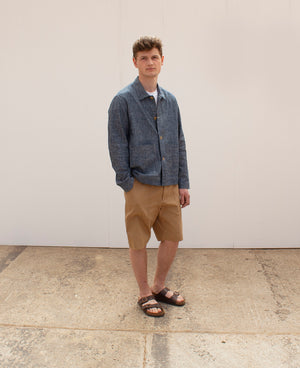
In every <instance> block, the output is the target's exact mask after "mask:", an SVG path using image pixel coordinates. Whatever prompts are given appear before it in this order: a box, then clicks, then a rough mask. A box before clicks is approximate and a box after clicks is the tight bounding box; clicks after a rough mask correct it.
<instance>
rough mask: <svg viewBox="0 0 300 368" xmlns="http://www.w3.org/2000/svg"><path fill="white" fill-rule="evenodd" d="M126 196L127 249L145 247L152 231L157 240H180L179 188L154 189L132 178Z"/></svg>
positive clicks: (175, 186) (156, 187)
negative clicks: (132, 180)
mask: <svg viewBox="0 0 300 368" xmlns="http://www.w3.org/2000/svg"><path fill="white" fill-rule="evenodd" d="M124 195H125V223H126V232H127V236H128V243H129V247H130V248H132V249H143V248H145V247H146V245H147V243H148V241H149V239H150V236H151V228H153V230H154V233H155V235H156V238H157V240H158V241H163V240H171V241H175V242H177V241H181V240H182V220H181V207H180V201H179V191H178V185H167V186H155V185H148V184H142V183H140V182H139V181H137V180H136V179H134V184H133V188H132V189H131V190H130V191H129V192H124Z"/></svg>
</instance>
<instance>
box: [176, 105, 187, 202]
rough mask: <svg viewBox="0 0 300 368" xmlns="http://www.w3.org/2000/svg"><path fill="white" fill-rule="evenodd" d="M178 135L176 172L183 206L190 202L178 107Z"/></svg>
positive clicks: (183, 140)
mask: <svg viewBox="0 0 300 368" xmlns="http://www.w3.org/2000/svg"><path fill="white" fill-rule="evenodd" d="M178 137H179V173H178V187H179V197H180V204H181V207H182V208H184V207H186V206H188V205H189V204H190V194H189V191H188V189H189V187H190V183H189V173H188V166H187V155H186V148H185V139H184V134H183V130H182V125H181V117H180V111H179V108H178Z"/></svg>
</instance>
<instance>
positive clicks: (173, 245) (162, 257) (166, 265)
mask: <svg viewBox="0 0 300 368" xmlns="http://www.w3.org/2000/svg"><path fill="white" fill-rule="evenodd" d="M177 249H178V242H173V241H170V240H164V241H162V242H161V243H160V246H159V249H158V254H157V267H156V272H155V277H154V282H153V286H152V292H154V293H156V294H157V293H159V292H160V291H161V290H162V289H163V288H164V287H165V281H166V277H167V274H168V272H169V270H170V268H171V265H172V263H173V260H174V258H175V255H176V252H177ZM172 295H173V293H172V291H168V293H167V294H166V297H168V298H169V297H171V296H172ZM182 300H184V299H183V297H182V296H181V295H180V296H178V301H182Z"/></svg>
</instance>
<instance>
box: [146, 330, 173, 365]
mask: <svg viewBox="0 0 300 368" xmlns="http://www.w3.org/2000/svg"><path fill="white" fill-rule="evenodd" d="M151 355H152V357H153V360H154V362H155V367H158V368H170V367H171V363H170V348H169V341H168V335H167V334H154V335H153V340H152V347H151Z"/></svg>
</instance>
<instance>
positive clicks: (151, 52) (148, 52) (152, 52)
mask: <svg viewBox="0 0 300 368" xmlns="http://www.w3.org/2000/svg"><path fill="white" fill-rule="evenodd" d="M150 55H159V56H160V53H159V51H158V49H157V48H156V47H153V49H151V50H145V51H138V52H137V54H136V56H137V57H141V56H150Z"/></svg>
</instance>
